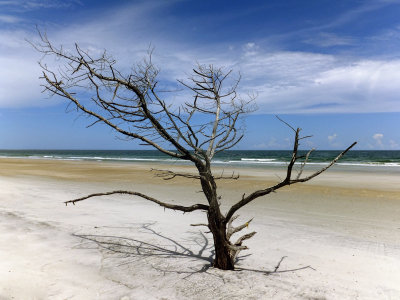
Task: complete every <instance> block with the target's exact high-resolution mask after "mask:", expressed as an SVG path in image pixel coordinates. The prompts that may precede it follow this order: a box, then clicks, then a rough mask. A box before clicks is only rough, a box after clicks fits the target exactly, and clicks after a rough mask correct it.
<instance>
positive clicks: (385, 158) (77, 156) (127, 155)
mask: <svg viewBox="0 0 400 300" xmlns="http://www.w3.org/2000/svg"><path fill="white" fill-rule="evenodd" d="M339 153H340V151H333V150H329V151H327V150H321V151H315V152H313V154H312V156H310V159H309V164H310V165H319V164H326V163H327V162H329V161H330V160H332V159H333V158H334V157H336V156H337V155H338V154H339ZM0 157H19V158H31V159H55V160H77V161H79V160H83V161H119V162H150V161H153V162H163V163H179V162H177V161H176V160H175V159H171V158H170V157H168V156H166V155H164V154H162V153H160V152H158V151H154V150H0ZM290 158H291V151H289V150H231V151H225V152H223V153H220V154H218V155H217V156H216V157H215V158H214V159H213V162H214V164H221V165H241V166H248V167H252V166H254V167H256V166H266V165H270V166H273V165H277V166H279V165H285V164H286V163H287V162H288V161H290ZM338 165H342V166H345V165H346V166H359V167H362V166H377V167H388V168H390V167H392V168H397V167H398V168H400V150H394V151H362V150H354V151H350V152H348V153H347V154H346V155H345V156H344V157H343V158H342V159H341V160H340V162H339V163H338Z"/></svg>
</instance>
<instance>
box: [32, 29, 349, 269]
mask: <svg viewBox="0 0 400 300" xmlns="http://www.w3.org/2000/svg"><path fill="white" fill-rule="evenodd" d="M39 34H40V33H39ZM40 38H41V42H40V43H39V44H36V45H34V47H35V48H36V50H38V51H40V52H41V53H43V55H44V58H45V57H47V56H51V57H53V58H54V57H55V58H57V60H58V61H59V66H58V68H57V69H52V68H50V67H48V66H47V65H46V64H45V63H44V61H45V60H44V59H42V60H41V62H40V66H41V67H42V70H43V73H42V74H43V75H42V77H41V78H42V79H43V82H44V83H43V87H44V89H45V90H46V91H48V92H49V93H50V94H51V95H58V96H61V97H63V98H66V99H67V100H68V101H69V105H72V106H73V107H74V108H76V110H78V111H80V112H83V113H84V114H85V115H88V116H90V117H91V118H92V120H93V122H92V123H91V124H90V125H89V126H92V125H94V124H96V123H102V124H105V125H107V126H109V127H110V128H112V129H113V130H114V131H115V132H117V133H119V134H121V135H123V136H124V137H126V138H128V139H134V140H139V141H141V143H142V144H144V145H148V146H151V147H153V148H154V149H157V150H158V151H160V152H162V153H164V154H166V155H168V156H170V157H173V158H175V159H179V160H184V161H188V162H191V163H192V164H193V165H194V166H195V167H196V170H197V173H196V174H184V173H175V172H172V171H158V173H157V174H158V176H160V177H163V178H166V179H172V178H175V177H177V176H181V177H182V176H183V177H188V178H194V179H197V180H199V181H200V184H201V188H202V191H203V193H204V196H205V198H206V200H207V204H193V205H191V206H183V205H176V204H170V203H167V202H164V201H161V200H158V199H155V198H153V197H150V196H148V195H144V194H142V193H140V192H137V191H123V190H117V191H111V192H108V193H96V194H91V195H88V196H85V197H82V198H79V199H74V200H70V201H67V202H66V204H68V203H73V204H75V203H76V202H79V201H82V200H85V199H88V198H91V197H97V196H106V195H111V194H129V195H132V196H137V197H140V198H142V199H145V200H148V201H151V202H154V203H156V204H158V205H160V206H162V207H164V208H168V209H173V210H178V211H182V212H192V211H196V210H201V211H204V212H205V213H206V214H207V220H208V222H207V224H193V225H205V226H207V227H208V228H209V231H210V232H211V233H212V235H213V239H214V247H215V258H214V262H213V266H214V267H216V268H219V269H223V270H233V269H234V263H235V258H236V256H237V254H238V253H239V251H241V250H244V249H247V247H246V246H244V245H243V242H244V241H245V240H247V239H249V238H251V237H252V236H253V235H254V234H255V232H251V233H248V234H245V235H243V236H242V237H240V238H239V239H238V240H236V241H231V237H232V235H233V234H234V233H237V232H239V231H241V230H242V229H244V228H245V227H247V226H248V224H249V223H250V222H251V220H249V221H248V222H246V223H245V224H243V225H240V226H233V225H232V222H233V221H234V220H235V219H236V218H237V215H236V213H237V211H238V210H239V209H240V208H242V207H243V206H245V205H246V204H249V203H250V202H252V201H253V200H255V199H257V198H260V197H262V196H265V195H268V194H269V193H271V192H274V191H277V190H278V189H280V188H282V187H284V186H288V185H291V184H294V183H299V182H305V181H308V180H310V179H312V178H314V177H315V176H317V175H319V174H321V173H322V172H324V171H325V170H326V169H328V168H329V167H331V166H332V165H333V164H334V163H335V162H336V161H337V160H338V159H340V158H341V157H342V156H343V155H344V154H345V153H346V152H347V151H349V150H350V149H351V148H352V147H353V146H354V145H355V144H356V143H353V144H352V145H351V146H350V147H348V148H347V149H346V150H344V151H343V152H342V153H340V154H339V155H338V156H337V157H336V158H335V159H334V160H332V162H331V163H330V164H328V165H327V166H326V167H325V168H323V169H321V170H319V171H318V172H315V173H313V174H311V175H309V176H303V177H302V171H303V168H304V166H305V164H306V163H307V160H308V157H309V155H310V153H311V151H312V150H311V151H310V152H309V153H308V154H307V155H305V156H301V155H299V153H298V148H299V142H300V141H301V140H302V139H304V138H306V137H301V136H300V128H297V129H295V128H293V127H291V126H290V125H289V127H290V128H291V129H292V130H293V132H294V146H293V152H292V158H291V160H290V162H289V164H288V166H287V172H286V177H285V178H284V179H282V180H281V181H280V182H279V183H277V184H275V185H274V186H270V187H262V188H261V189H259V190H257V191H255V192H253V193H251V194H249V195H247V196H246V195H243V196H242V197H239V199H238V201H237V202H236V203H235V204H234V205H233V206H232V207H231V208H230V209H229V210H228V211H227V212H222V211H221V209H220V203H219V200H220V198H219V195H218V192H217V183H216V181H217V180H218V179H225V178H237V177H236V176H235V175H231V176H227V177H226V176H223V175H222V176H214V175H213V173H212V168H211V166H212V159H213V157H214V156H215V155H216V154H217V153H219V152H221V151H224V150H226V149H230V148H232V147H233V146H235V145H236V144H237V143H238V142H239V141H240V140H241V139H242V137H243V132H242V130H241V126H240V119H241V116H242V115H243V114H244V113H246V112H247V111H248V108H249V105H251V102H252V100H254V97H251V96H249V97H247V100H244V99H243V98H241V97H240V96H239V95H238V93H237V86H238V84H239V81H240V77H239V78H236V79H233V75H232V73H231V71H228V72H224V70H223V69H221V68H215V67H213V66H212V65H210V66H203V65H199V66H197V67H196V68H195V69H193V74H192V77H191V78H189V80H188V81H179V83H180V84H181V85H182V86H183V87H184V88H187V89H188V90H189V91H190V92H191V93H192V97H193V98H191V100H190V101H188V102H185V103H184V104H181V105H179V106H176V105H175V106H174V105H171V104H170V103H168V102H167V101H165V100H164V99H163V96H162V95H164V94H163V93H162V90H161V89H160V88H159V87H158V81H157V75H158V73H159V70H158V69H157V68H156V67H155V66H154V64H153V63H152V61H151V55H149V58H148V59H147V60H144V61H143V62H141V63H139V64H137V65H136V66H135V67H134V68H132V70H131V71H130V72H129V73H128V74H125V73H123V72H122V71H120V70H118V69H117V68H115V64H116V62H115V60H114V59H113V58H112V57H111V56H109V55H108V54H107V53H106V52H104V53H103V54H102V55H100V56H98V57H96V58H95V57H92V56H91V54H89V53H88V52H86V51H84V50H82V49H81V48H80V47H79V46H78V45H77V44H76V45H75V47H74V48H73V50H64V49H63V48H62V47H59V48H58V47H55V46H54V45H53V44H52V43H50V42H49V40H48V38H47V36H46V35H45V34H40ZM88 95H89V96H88ZM287 125H288V124H287ZM299 162H302V163H301V165H300V172H298V173H297V174H296V175H293V173H294V172H293V171H294V168H293V167H294V166H295V164H296V163H299Z"/></svg>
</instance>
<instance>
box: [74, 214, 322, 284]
mask: <svg viewBox="0 0 400 300" xmlns="http://www.w3.org/2000/svg"><path fill="white" fill-rule="evenodd" d="M155 224H156V222H154V223H143V224H140V227H139V232H141V233H145V234H151V235H153V236H154V237H156V239H157V242H150V241H145V240H143V239H138V238H131V237H123V236H116V235H104V234H77V233H74V234H73V236H75V237H78V238H81V239H82V243H81V244H80V245H79V248H85V249H92V248H93V246H94V245H95V246H96V248H98V249H100V250H103V251H106V253H107V254H108V255H109V256H110V255H111V256H114V257H119V258H124V259H125V260H124V261H123V262H122V263H120V264H118V266H121V265H123V264H129V263H133V262H134V261H137V260H143V259H147V258H159V259H162V260H165V261H166V260H169V259H190V260H195V261H202V262H205V264H204V265H202V266H201V267H200V268H199V266H198V265H197V267H191V266H188V265H187V264H186V265H185V267H183V265H181V264H176V265H177V266H178V269H171V268H161V267H158V266H155V265H152V267H153V268H154V269H155V270H157V271H160V272H162V273H164V274H167V273H177V274H186V276H185V277H184V278H187V277H190V276H192V275H193V274H196V273H207V274H210V275H214V276H217V275H215V274H212V273H209V272H207V271H208V270H209V269H210V268H211V266H212V261H213V257H214V255H215V252H214V247H213V244H212V243H210V240H209V239H208V238H207V237H206V236H205V234H204V233H203V232H201V231H196V232H189V233H190V234H191V236H190V237H189V238H188V239H186V240H185V243H187V244H190V246H186V245H184V244H182V243H181V242H178V241H177V240H175V239H173V238H171V237H168V236H166V235H164V234H162V233H160V232H157V231H156V230H155V229H153V228H152V226H153V225H155ZM95 228H106V227H105V226H104V227H95ZM108 228H110V227H108ZM111 228H114V227H111ZM124 228H125V229H126V227H124ZM114 229H115V228H114ZM153 240H154V239H153ZM250 255H251V254H247V255H241V256H239V257H238V258H237V259H236V263H237V262H239V261H242V260H244V259H245V258H246V257H248V256H250ZM285 258H286V256H283V257H282V258H281V259H280V261H279V262H278V264H277V265H276V266H275V268H274V269H273V270H261V269H248V268H242V267H236V268H235V270H234V271H233V272H242V271H249V272H256V273H262V274H264V275H271V274H275V273H285V272H294V271H299V270H304V269H312V270H315V269H313V268H312V267H311V266H305V267H300V268H295V269H287V270H280V265H281V263H282V261H283V260H284V259H285ZM184 269H186V270H184ZM217 277H219V278H221V279H222V280H223V278H222V277H220V276H217Z"/></svg>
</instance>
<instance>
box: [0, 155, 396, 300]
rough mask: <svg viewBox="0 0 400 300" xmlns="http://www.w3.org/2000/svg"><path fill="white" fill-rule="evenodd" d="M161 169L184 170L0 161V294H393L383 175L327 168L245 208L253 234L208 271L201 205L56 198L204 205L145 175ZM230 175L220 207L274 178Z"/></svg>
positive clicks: (180, 187) (191, 188)
mask: <svg viewBox="0 0 400 300" xmlns="http://www.w3.org/2000/svg"><path fill="white" fill-rule="evenodd" d="M167 167H169V168H173V169H185V170H186V171H190V170H189V169H188V167H185V166H178V165H174V166H166V165H150V164H134V163H111V162H108V163H105V162H83V161H56V160H35V159H7V158H1V159H0V215H1V216H0V217H1V222H0V299H124V300H127V299H400V284H399V283H400V176H399V175H400V174H397V173H396V172H388V173H387V174H386V173H385V172H377V173H372V172H359V171H348V170H347V171H346V172H341V171H338V170H335V171H332V172H330V171H328V172H327V173H324V174H322V175H321V176H320V177H318V178H316V179H315V180H313V181H311V182H309V183H306V184H301V185H295V186H290V187H288V188H285V189H282V190H281V191H279V192H277V193H274V194H272V195H269V196H267V197H264V198H260V199H258V200H257V201H255V202H254V203H251V204H250V205H248V206H246V207H245V208H243V209H242V210H241V211H240V212H239V214H240V218H239V221H246V220H248V219H249V218H252V217H254V220H253V222H252V223H251V225H250V226H249V227H250V228H249V229H247V230H249V231H250V230H251V231H253V230H255V231H256V232H257V234H256V235H255V236H254V237H253V238H252V239H250V240H249V241H247V243H246V245H247V246H248V247H249V250H247V251H243V252H241V256H240V257H239V262H238V263H237V268H238V270H237V271H220V270H216V269H213V268H210V267H209V265H210V261H211V257H212V243H211V242H212V237H211V236H210V234H208V233H205V231H204V230H202V228H199V227H192V226H190V224H192V223H202V222H204V221H205V215H204V213H201V212H195V213H186V214H182V213H180V212H174V211H168V210H165V211H164V209H163V208H161V207H159V206H158V205H156V204H153V203H150V202H146V201H145V200H141V199H138V198H134V197H128V196H108V197H101V198H97V199H89V200H86V201H83V202H80V203H77V204H76V205H75V206H73V205H69V206H67V207H66V206H65V205H64V204H63V201H67V200H70V199H74V198H78V197H81V196H84V195H86V194H89V193H93V192H99V191H110V190H117V189H128V190H132V191H138V192H141V193H145V194H148V195H150V196H153V197H156V198H160V199H163V200H165V201H168V202H171V203H179V204H183V205H189V204H193V203H205V202H204V201H205V199H204V197H203V195H202V194H201V193H199V190H200V187H199V184H198V182H197V181H195V180H192V179H178V180H171V181H164V180H162V179H160V178H156V177H155V176H154V172H150V169H151V168H163V169H165V168H167ZM232 171H233V170H231V169H225V170H224V172H232ZM282 171H283V170H282ZM218 172H222V170H218V171H217V173H218ZM239 173H240V178H239V180H224V181H221V182H220V185H219V191H220V194H221V195H222V200H221V201H222V207H223V209H224V210H225V211H226V208H227V207H228V206H229V205H232V204H233V203H235V202H236V201H238V200H239V199H240V197H241V195H242V194H243V193H249V192H251V191H253V190H255V189H257V188H262V187H266V186H268V185H270V184H272V183H274V182H277V181H278V180H279V179H278V177H279V176H282V174H283V173H280V172H279V171H277V170H276V169H273V170H271V169H268V168H266V169H265V170H264V169H257V170H255V169H246V168H243V169H240V170H239ZM283 257H284V258H283ZM282 258H283V260H282ZM281 260H282V261H281ZM280 261H281V264H280V266H279V269H278V270H277V272H273V271H274V269H275V267H276V266H277V264H278V263H279V262H280Z"/></svg>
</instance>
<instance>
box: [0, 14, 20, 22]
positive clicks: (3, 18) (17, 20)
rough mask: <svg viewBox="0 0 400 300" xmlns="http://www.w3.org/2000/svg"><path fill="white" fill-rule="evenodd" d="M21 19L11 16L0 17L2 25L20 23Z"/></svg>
mask: <svg viewBox="0 0 400 300" xmlns="http://www.w3.org/2000/svg"><path fill="white" fill-rule="evenodd" d="M20 21H21V19H20V18H18V17H15V16H10V15H0V23H11V24H12V23H18V22H20Z"/></svg>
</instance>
